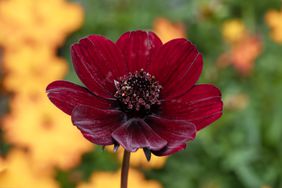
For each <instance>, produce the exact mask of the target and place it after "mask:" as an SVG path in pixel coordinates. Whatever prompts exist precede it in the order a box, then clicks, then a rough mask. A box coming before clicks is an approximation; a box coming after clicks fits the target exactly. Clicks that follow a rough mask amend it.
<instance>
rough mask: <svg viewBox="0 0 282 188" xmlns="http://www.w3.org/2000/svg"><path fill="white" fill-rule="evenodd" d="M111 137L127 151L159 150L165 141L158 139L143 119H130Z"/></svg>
mask: <svg viewBox="0 0 282 188" xmlns="http://www.w3.org/2000/svg"><path fill="white" fill-rule="evenodd" d="M112 137H113V138H114V139H115V140H116V141H117V142H118V143H119V144H120V145H122V146H123V147H124V148H125V149H126V150H127V151H131V152H134V151H136V150H137V149H139V148H148V149H150V150H160V149H162V148H163V147H165V146H166V144H167V141H166V140H165V139H163V138H162V137H160V136H159V135H158V134H157V133H155V131H153V130H152V129H151V127H150V126H149V125H148V124H147V123H146V122H145V121H144V120H143V119H131V120H129V121H127V122H125V123H124V124H123V125H122V126H121V127H119V128H118V129H117V130H115V131H114V132H113V133H112Z"/></svg>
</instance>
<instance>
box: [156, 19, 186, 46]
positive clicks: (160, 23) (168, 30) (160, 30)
mask: <svg viewBox="0 0 282 188" xmlns="http://www.w3.org/2000/svg"><path fill="white" fill-rule="evenodd" d="M153 31H154V32H155V33H156V34H157V35H158V36H159V37H160V39H161V40H162V42H163V43H165V42H167V41H169V40H171V39H175V38H186V29H185V26H184V25H183V24H182V23H180V22H178V23H172V22H170V21H169V20H167V19H165V18H156V19H155V20H154V23H153Z"/></svg>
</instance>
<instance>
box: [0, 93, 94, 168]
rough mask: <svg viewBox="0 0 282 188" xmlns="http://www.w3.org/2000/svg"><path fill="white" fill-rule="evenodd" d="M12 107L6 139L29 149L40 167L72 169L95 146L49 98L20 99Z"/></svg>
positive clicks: (35, 162) (6, 127)
mask: <svg viewBox="0 0 282 188" xmlns="http://www.w3.org/2000/svg"><path fill="white" fill-rule="evenodd" d="M11 108H12V109H13V112H12V113H11V114H10V115H8V116H7V117H6V118H5V119H4V126H3V129H4V131H5V137H6V140H7V141H8V142H9V143H13V144H16V145H18V146H23V147H27V148H28V149H29V151H30V153H31V157H32V159H33V161H34V165H35V166H37V167H38V168H41V169H42V168H48V167H52V166H58V167H60V168H62V169H69V168H71V167H74V166H75V165H77V164H78V163H79V162H80V157H81V155H82V154H83V153H85V152H87V151H89V150H91V149H92V144H90V142H87V141H85V140H84V139H83V138H82V137H81V136H80V133H79V131H78V130H77V129H76V128H75V127H74V126H72V125H71V123H70V121H69V118H68V117H66V116H64V114H62V113H61V112H60V111H59V110H58V109H56V108H55V107H54V106H53V105H52V104H50V102H49V101H48V99H47V98H46V97H44V96H42V98H40V97H39V98H37V99H33V101H32V100H30V101H28V100H27V99H23V98H21V97H16V98H15V99H14V101H12V105H11ZM26 112H28V113H26ZM54 154H55V155H54Z"/></svg>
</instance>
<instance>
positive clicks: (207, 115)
mask: <svg viewBox="0 0 282 188" xmlns="http://www.w3.org/2000/svg"><path fill="white" fill-rule="evenodd" d="M222 108H223V103H222V101H221V93H220V90H219V89H218V88H216V87H214V86H213V85H209V84H201V85H196V86H193V87H192V89H191V90H189V91H188V92H187V93H185V94H184V95H183V96H181V97H180V98H178V99H172V100H168V101H163V102H162V109H161V115H162V116H164V117H168V118H172V119H185V120H187V121H190V122H192V123H194V124H195V125H196V127H197V130H200V129H202V128H204V127H205V126H207V125H209V124H210V123H212V122H214V121H215V120H217V119H218V118H219V117H220V116H221V115H222Z"/></svg>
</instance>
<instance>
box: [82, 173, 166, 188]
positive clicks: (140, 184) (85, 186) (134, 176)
mask: <svg viewBox="0 0 282 188" xmlns="http://www.w3.org/2000/svg"><path fill="white" fill-rule="evenodd" d="M93 187H94V188H119V187H120V172H113V173H112V172H96V173H93V174H92V176H91V178H90V182H89V183H81V184H80V185H78V187H77V188H93ZM128 187H130V188H145V187H146V188H161V187H162V186H161V185H160V184H159V183H158V182H157V181H153V180H145V179H144V177H143V175H142V174H141V173H139V172H138V171H136V170H134V169H129V177H128Z"/></svg>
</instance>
